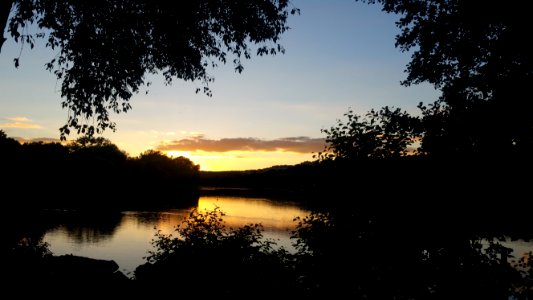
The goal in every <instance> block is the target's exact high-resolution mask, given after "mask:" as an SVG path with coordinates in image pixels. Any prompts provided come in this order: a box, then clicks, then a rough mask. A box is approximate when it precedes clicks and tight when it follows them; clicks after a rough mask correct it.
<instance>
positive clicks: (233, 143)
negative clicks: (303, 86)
mask: <svg viewBox="0 0 533 300" xmlns="http://www.w3.org/2000/svg"><path fill="white" fill-rule="evenodd" d="M324 144H325V141H324V139H322V138H310V137H305V136H300V137H286V138H279V139H274V140H263V139H258V138H224V139H220V140H212V139H207V138H205V137H204V136H203V135H199V136H196V137H189V138H185V139H181V140H173V141H166V142H162V143H161V144H160V145H159V146H158V147H157V150H161V151H206V152H229V151H284V152H296V153H312V152H318V151H322V150H323V149H324Z"/></svg>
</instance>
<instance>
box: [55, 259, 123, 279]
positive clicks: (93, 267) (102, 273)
mask: <svg viewBox="0 0 533 300" xmlns="http://www.w3.org/2000/svg"><path fill="white" fill-rule="evenodd" d="M118 268H119V266H118V264H117V263H116V262H115V261H113V260H102V259H94V258H89V257H83V256H75V255H61V256H51V257H49V258H48V259H47V269H48V273H49V274H50V276H51V278H49V279H52V278H53V279H57V280H64V281H90V282H116V281H126V280H128V281H129V278H128V277H127V276H126V275H124V274H123V273H122V272H121V271H119V270H118Z"/></svg>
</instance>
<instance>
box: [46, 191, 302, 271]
mask: <svg viewBox="0 0 533 300" xmlns="http://www.w3.org/2000/svg"><path fill="white" fill-rule="evenodd" d="M215 207H219V208H220V209H221V211H223V212H224V213H225V214H226V216H225V217H224V222H225V224H226V225H227V226H229V227H233V228H236V227H240V226H242V225H245V224H250V223H261V225H263V229H264V231H263V235H264V237H265V238H268V239H273V240H275V241H276V243H277V244H278V246H283V247H285V248H286V249H288V250H291V249H293V248H292V246H291V240H290V235H291V231H292V230H293V229H294V228H295V226H296V222H294V221H293V219H294V218H295V217H297V216H300V217H303V216H305V215H307V214H308V211H307V210H304V209H302V208H299V207H298V205H297V204H295V203H290V202H276V201H271V200H268V199H264V198H245V197H227V196H218V197H217V196H206V197H200V199H199V201H198V209H199V211H205V210H213V209H214V208H215ZM191 209H192V207H191V208H187V209H170V210H165V211H157V212H153V211H126V212H122V215H121V216H120V218H119V219H118V220H113V222H106V221H105V220H103V219H97V220H94V221H95V222H94V224H95V226H91V225H89V224H86V223H82V224H76V223H75V222H74V223H69V224H62V225H60V226H58V227H57V228H55V229H53V230H50V231H49V232H47V233H46V235H45V237H44V241H45V242H47V243H49V244H50V250H51V251H52V252H53V253H54V254H55V255H63V254H74V255H80V256H86V257H91V258H98V259H107V260H114V261H116V262H117V264H118V265H119V266H120V270H121V271H123V272H124V273H125V274H126V275H128V276H132V275H133V270H135V268H136V267H137V266H138V265H140V264H142V263H144V262H145V261H144V259H143V257H144V256H146V255H147V251H148V250H151V249H153V248H152V246H151V244H150V241H151V240H152V238H153V237H154V234H155V233H156V232H157V230H161V232H163V233H165V234H170V233H172V232H173V231H174V228H175V227H176V226H177V225H179V224H181V223H182V222H183V221H184V220H185V218H186V217H187V216H188V215H189V212H190V211H191ZM95 218H99V217H95ZM101 223H104V224H107V226H101V225H99V226H96V224H101Z"/></svg>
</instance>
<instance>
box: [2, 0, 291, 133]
mask: <svg viewBox="0 0 533 300" xmlns="http://www.w3.org/2000/svg"><path fill="white" fill-rule="evenodd" d="M10 9H11V14H9V12H10ZM295 13H298V9H297V8H294V7H290V3H289V1H288V0H254V1H249V0H239V1H227V0H199V1H186V2H182V1H180V2H172V1H143V0H98V1H78V0H68V1H50V0H12V1H3V2H2V5H1V6H0V18H1V19H0V21H4V22H6V27H7V31H8V33H9V35H10V36H11V38H13V39H14V40H15V41H16V42H19V43H21V44H22V45H24V44H27V45H29V46H30V47H31V48H33V45H34V42H35V40H36V39H38V38H44V39H45V40H46V46H47V47H49V48H51V49H53V50H56V51H57V53H58V54H57V56H56V57H55V58H54V59H52V60H51V61H50V62H48V63H47V64H46V68H47V69H48V70H49V71H51V72H53V73H54V74H55V75H56V76H57V78H58V80H60V81H61V96H62V98H63V102H62V106H63V108H67V109H68V110H69V116H68V120H67V123H66V124H65V126H63V127H62V128H61V129H60V132H61V137H62V138H63V139H64V138H65V136H66V135H68V134H69V133H70V130H71V129H75V130H77V132H78V133H84V134H88V135H93V134H94V133H95V132H101V131H103V130H105V129H107V128H110V129H113V130H114V129H115V123H114V122H112V121H111V119H110V113H121V112H126V111H128V110H129V109H131V105H130V103H129V100H130V98H131V97H132V95H133V94H135V93H138V92H139V89H140V88H141V87H142V86H144V85H149V82H147V81H146V75H147V74H157V73H162V74H163V76H164V78H165V81H166V83H167V84H170V83H171V82H172V81H173V80H175V79H182V80H186V81H200V82H201V83H202V88H198V89H197V90H196V92H200V91H202V90H203V92H204V93H206V94H207V95H211V91H210V89H209V83H210V82H212V81H213V77H211V76H210V75H209V73H208V68H210V67H213V68H214V67H216V66H217V63H226V61H227V60H232V61H233V64H234V66H235V70H236V71H237V72H241V71H242V70H243V64H242V59H243V58H244V59H249V58H251V56H252V54H253V52H254V51H255V52H256V54H257V55H275V54H277V53H283V52H284V49H283V47H282V46H281V44H279V39H280V37H281V35H282V34H283V33H284V32H285V31H286V30H287V29H288V27H287V25H286V22H287V18H288V16H289V14H295ZM8 16H9V17H8ZM31 24H35V25H36V27H37V28H39V30H40V32H35V33H28V30H27V29H28V27H30V25H31ZM3 41H4V40H2V43H3ZM0 46H1V44H0ZM14 62H15V66H18V64H19V58H15V59H14Z"/></svg>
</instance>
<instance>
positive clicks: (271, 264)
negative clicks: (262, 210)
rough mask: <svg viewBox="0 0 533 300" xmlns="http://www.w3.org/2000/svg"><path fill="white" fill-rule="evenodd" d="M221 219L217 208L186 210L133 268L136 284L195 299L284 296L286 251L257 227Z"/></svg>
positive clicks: (287, 268)
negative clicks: (162, 287)
mask: <svg viewBox="0 0 533 300" xmlns="http://www.w3.org/2000/svg"><path fill="white" fill-rule="evenodd" d="M223 217H224V213H223V212H222V211H220V210H219V209H218V208H216V209H215V210H213V211H205V212H199V211H197V210H192V211H191V213H190V215H189V217H188V218H187V219H186V220H185V221H184V222H183V224H182V225H180V226H178V227H177V228H176V231H175V233H174V234H172V235H164V234H161V233H159V232H158V233H157V234H156V236H155V239H154V240H153V245H154V246H155V250H154V251H151V252H150V253H149V255H148V257H147V258H146V260H147V262H146V263H145V264H143V265H141V266H139V267H137V269H136V270H135V279H136V281H138V284H140V285H141V286H142V287H147V288H150V287H153V284H172V285H174V286H176V287H177V288H179V289H181V290H182V292H181V293H182V294H183V295H194V296H197V297H207V296H222V297H223V296H229V297H231V296H238V297H250V296H252V295H254V294H256V293H257V291H259V290H261V291H262V292H261V295H262V296H274V295H279V293H280V292H283V293H287V294H283V296H288V295H290V294H289V293H290V292H291V289H290V288H289V287H290V286H291V285H293V283H294V278H292V277H290V276H291V275H290V274H291V267H290V264H288V262H289V260H288V254H287V252H286V251H285V250H284V249H283V248H281V249H275V248H273V247H272V246H273V243H272V242H271V241H268V240H265V239H264V238H263V235H262V227H261V225H259V224H249V225H245V226H243V227H240V228H228V227H226V226H225V225H224V222H223ZM265 287H268V288H267V289H265ZM168 292H169V291H167V290H156V291H154V293H155V294H158V293H163V294H167V293H168Z"/></svg>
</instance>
